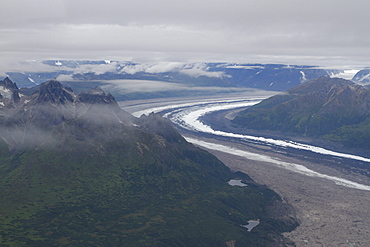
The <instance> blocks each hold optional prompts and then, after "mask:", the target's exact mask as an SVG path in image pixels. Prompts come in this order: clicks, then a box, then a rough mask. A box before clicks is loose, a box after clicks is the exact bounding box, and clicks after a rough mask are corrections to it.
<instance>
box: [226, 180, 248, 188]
mask: <svg viewBox="0 0 370 247" xmlns="http://www.w3.org/2000/svg"><path fill="white" fill-rule="evenodd" d="M227 183H228V184H229V185H231V186H240V187H246V186H248V185H247V184H245V183H242V180H240V179H231V180H230V181H229V182H227Z"/></svg>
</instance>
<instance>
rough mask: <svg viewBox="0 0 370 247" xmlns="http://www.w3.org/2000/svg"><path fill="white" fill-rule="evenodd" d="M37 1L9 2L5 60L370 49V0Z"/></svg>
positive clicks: (227, 57) (316, 56)
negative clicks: (369, 25)
mask: <svg viewBox="0 0 370 247" xmlns="http://www.w3.org/2000/svg"><path fill="white" fill-rule="evenodd" d="M32 3H33V4H32V5H31V4H30V1H27V0H17V1H15V0H13V1H10V0H4V1H3V2H2V8H3V9H4V10H5V11H3V15H2V19H1V21H0V33H1V37H0V55H1V56H0V57H1V59H2V61H0V66H2V65H1V64H6V60H8V59H15V57H17V58H19V59H22V58H23V59H24V58H26V59H39V58H43V59H45V58H57V59H59V58H60V59H61V58H75V59H105V58H108V57H115V58H117V60H123V59H122V57H125V58H126V57H130V58H132V59H134V60H136V59H139V60H146V61H184V60H185V61H190V60H191V61H204V60H212V61H235V60H237V62H240V61H242V62H255V61H254V60H253V59H255V60H258V61H257V62H261V60H262V62H263V60H264V61H266V62H269V61H275V62H282V63H296V64H305V63H306V64H307V63H308V62H313V63H315V62H316V63H321V64H325V63H326V64H328V63H337V64H342V63H343V60H345V61H346V62H347V63H354V64H359V63H361V64H366V63H368V62H367V61H366V60H367V57H368V56H369V55H370V48H369V47H368V44H369V41H370V34H369V33H368V32H367V25H368V23H369V19H370V17H369V15H368V10H369V9H370V1H367V0H352V1H349V0H336V1H334V0H326V1H319V0H311V1H300V0H298V1H291V0H289V1H288V0H280V1H273V0H258V1H257V0H229V1H224V0H188V1H179V0H171V1H170V0H157V1H149V0H137V1H127V0H126V1H118V0H107V1H97V0H90V1H82V0H64V1H62V0H54V1H48V0H34V1H32ZM6 10H9V11H6ZM35 56H36V57H38V58H32V57H35ZM307 57H310V58H312V59H310V60H306V58H307ZM288 58H290V59H288ZM322 58H324V59H322ZM319 65H320V64H319ZM4 66H5V65H4ZM4 66H2V67H0V70H3V67H4Z"/></svg>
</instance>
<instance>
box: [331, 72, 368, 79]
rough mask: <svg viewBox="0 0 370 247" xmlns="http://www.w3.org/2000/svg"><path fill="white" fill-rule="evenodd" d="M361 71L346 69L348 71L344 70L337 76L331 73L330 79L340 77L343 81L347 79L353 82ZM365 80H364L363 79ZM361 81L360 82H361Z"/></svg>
mask: <svg viewBox="0 0 370 247" xmlns="http://www.w3.org/2000/svg"><path fill="white" fill-rule="evenodd" d="M359 71H360V70H358V69H346V70H343V71H341V72H339V73H337V74H334V73H331V75H330V77H331V78H333V77H338V78H342V79H346V80H352V78H353V77H354V76H355V75H356V74H357V72H359ZM361 80H363V79H361ZM361 80H360V81H361Z"/></svg>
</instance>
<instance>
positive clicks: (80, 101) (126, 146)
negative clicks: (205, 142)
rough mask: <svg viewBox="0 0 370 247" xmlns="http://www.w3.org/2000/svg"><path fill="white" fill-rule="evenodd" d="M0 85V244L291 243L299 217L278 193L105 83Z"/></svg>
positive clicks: (181, 244)
mask: <svg viewBox="0 0 370 247" xmlns="http://www.w3.org/2000/svg"><path fill="white" fill-rule="evenodd" d="M0 93H1V97H0V123H1V124H0V128H1V130H0V134H1V138H0V222H1V223H0V246H171V247H173V246H286V244H287V243H288V240H286V239H284V237H283V236H282V232H284V231H290V230H292V229H294V227H296V226H297V221H296V220H295V219H294V214H293V213H292V212H291V211H290V210H289V206H288V205H286V204H284V203H283V202H282V200H281V198H280V197H279V196H278V195H277V194H276V193H275V192H273V191H272V190H270V189H268V188H266V187H265V186H262V185H258V184H256V183H255V182H254V181H253V180H251V179H250V177H249V176H248V175H246V174H243V173H240V172H237V173H233V172H231V171H230V170H229V169H228V168H227V167H226V166H225V165H224V164H223V163H221V162H220V161H219V160H218V159H217V158H216V157H214V156H213V155H211V154H209V153H207V152H205V151H203V150H201V149H199V148H197V147H195V146H193V145H192V144H190V143H188V142H187V141H186V140H185V139H184V138H183V137H182V136H181V135H180V134H179V133H178V132H177V131H176V130H175V129H174V128H173V127H172V125H171V123H170V122H169V121H167V120H166V119H164V118H162V117H161V116H160V115H158V114H154V113H153V114H150V115H148V116H142V117H140V118H135V117H133V116H132V115H130V114H129V113H127V112H125V111H124V110H122V109H120V108H119V106H118V104H117V102H116V101H115V98H114V97H113V96H112V95H111V94H110V93H105V92H104V91H103V90H102V89H101V88H99V87H96V88H94V89H92V90H89V91H86V92H81V93H79V94H75V93H74V92H73V90H72V89H71V88H68V87H64V86H63V85H62V84H61V83H60V82H58V81H57V80H49V81H47V82H45V83H43V84H41V85H40V87H39V88H38V89H37V90H36V91H35V92H34V93H33V94H31V95H24V94H22V93H21V91H20V90H19V88H18V86H17V85H16V84H15V83H13V82H12V81H11V80H10V79H9V78H5V79H4V80H3V81H0ZM232 178H233V179H239V180H242V181H243V183H245V185H247V186H243V187H238V186H230V185H229V184H228V181H229V180H230V179H232ZM276 211H279V214H276ZM252 219H258V220H260V224H259V225H258V226H257V227H255V228H254V229H253V230H252V231H248V230H247V229H246V228H245V227H243V225H246V224H248V221H249V220H252Z"/></svg>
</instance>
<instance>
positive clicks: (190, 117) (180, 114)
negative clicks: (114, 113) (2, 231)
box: [133, 98, 370, 191]
mask: <svg viewBox="0 0 370 247" xmlns="http://www.w3.org/2000/svg"><path fill="white" fill-rule="evenodd" d="M260 101H261V98H249V99H248V100H245V99H243V100H241V99H236V100H235V99H234V100H222V101H202V102H193V103H183V104H176V105H167V106H161V107H156V108H150V109H146V110H143V111H138V112H135V113H133V115H134V116H138V117H139V116H141V115H142V114H149V113H151V112H161V113H163V114H164V117H167V118H168V119H170V120H171V121H172V122H173V123H175V124H177V125H179V126H181V127H182V128H185V129H187V130H191V131H194V132H202V133H209V134H213V135H218V136H224V137H231V138H236V139H241V140H248V141H253V142H257V143H259V144H263V145H270V146H279V147H289V148H295V149H300V150H305V151H310V152H313V153H318V154H325V155H331V156H336V157H340V158H347V159H353V160H358V161H362V162H369V163H370V159H369V158H366V157H362V156H358V155H352V154H347V153H340V152H335V151H332V150H328V149H325V148H322V147H316V146H313V145H307V144H302V143H298V142H293V141H286V140H277V139H272V138H265V137H258V136H251V135H243V134H236V133H229V132H224V131H218V130H213V129H212V128H211V127H210V126H208V125H205V124H204V123H202V122H201V121H200V120H199V118H200V117H201V116H203V115H205V114H207V113H210V112H214V111H220V110H226V109H233V108H240V107H246V106H251V105H254V104H257V103H258V102H260ZM186 139H187V140H188V141H189V142H192V143H194V144H196V145H199V146H203V147H205V148H208V149H212V150H217V151H221V152H225V153H229V154H233V155H237V156H241V157H245V158H248V159H250V160H256V161H264V162H268V163H271V164H274V165H276V166H278V167H280V168H284V169H287V170H289V171H293V172H296V173H300V174H303V175H306V176H310V177H319V178H323V179H327V180H330V181H333V182H334V183H336V184H337V185H341V186H345V187H350V188H354V189H359V190H366V191H370V186H368V185H364V184H360V183H356V182H352V181H349V180H347V179H342V178H338V177H335V176H329V175H326V174H321V173H318V172H316V171H313V170H311V169H309V168H307V167H305V166H303V165H300V164H294V163H289V162H285V161H281V160H279V159H277V158H274V157H270V156H268V155H262V154H257V153H251V152H247V151H244V150H240V149H236V148H233V147H230V146H225V145H220V144H215V143H210V142H204V141H201V140H197V139H194V138H186Z"/></svg>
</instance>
